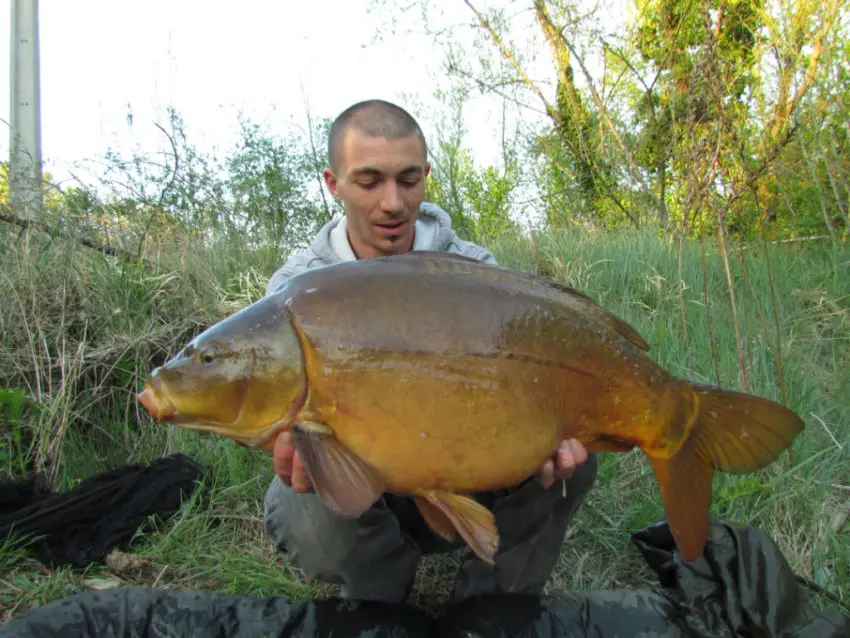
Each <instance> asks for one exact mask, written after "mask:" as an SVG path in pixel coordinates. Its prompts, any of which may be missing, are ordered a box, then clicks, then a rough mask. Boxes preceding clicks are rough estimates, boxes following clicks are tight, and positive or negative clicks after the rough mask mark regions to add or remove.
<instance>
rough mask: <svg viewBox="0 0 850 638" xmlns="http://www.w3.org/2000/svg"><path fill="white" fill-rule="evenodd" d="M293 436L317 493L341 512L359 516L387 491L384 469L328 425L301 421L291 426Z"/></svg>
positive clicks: (346, 516)
mask: <svg viewBox="0 0 850 638" xmlns="http://www.w3.org/2000/svg"><path fill="white" fill-rule="evenodd" d="M292 438H293V439H294V441H295V449H296V450H297V451H298V456H299V458H300V459H301V462H302V463H303V464H304V469H305V470H306V472H307V476H308V477H309V479H310V482H311V483H312V484H313V487H314V488H315V490H316V494H317V495H318V496H319V498H320V499H322V502H323V503H324V504H325V505H326V506H327V507H328V509H330V510H331V511H332V512H334V513H335V514H337V515H338V516H342V517H345V518H356V517H357V516H359V515H360V514H362V513H363V512H365V511H366V510H367V509H369V508H370V507H371V506H372V505H373V504H374V503H375V501H377V500H378V499H379V498H380V497H381V495H382V494H383V493H384V490H385V489H386V483H385V481H384V478H383V476H381V473H380V472H378V470H376V469H375V468H374V467H372V466H371V465H369V464H368V463H366V462H365V461H364V460H363V459H361V458H359V457H358V456H356V455H355V454H354V453H352V452H351V451H349V450H348V449H347V448H346V447H345V446H343V444H342V443H340V442H339V440H338V439H337V438H336V436H334V433H333V430H331V429H330V428H329V427H328V426H326V425H323V424H321V423H313V422H305V421H301V422H299V423H295V424H294V425H293V426H292Z"/></svg>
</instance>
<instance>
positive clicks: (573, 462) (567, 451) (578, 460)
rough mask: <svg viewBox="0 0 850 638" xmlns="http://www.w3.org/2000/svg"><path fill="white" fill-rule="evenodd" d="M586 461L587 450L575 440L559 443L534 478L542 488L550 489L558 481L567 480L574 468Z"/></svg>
mask: <svg viewBox="0 0 850 638" xmlns="http://www.w3.org/2000/svg"><path fill="white" fill-rule="evenodd" d="M586 460H587V450H586V449H584V446H583V445H582V444H581V443H579V442H578V441H576V440H575V439H568V440H564V441H561V444H560V445H559V446H558V448H557V449H556V450H555V452H554V453H553V454H552V458H550V459H548V460H547V461H546V462H545V463H544V464H543V465H542V466H541V467H540V469H539V470H537V472H535V474H534V477H535V478H536V479H537V480H538V482H539V483H540V484H541V485H542V486H543V487H546V488H548V487H551V485H552V484H553V483H554V482H555V481H556V480H558V479H568V478H570V477H571V476H572V475H573V471H574V470H575V468H576V467H578V466H579V465H581V464H582V463H584V462H585V461H586Z"/></svg>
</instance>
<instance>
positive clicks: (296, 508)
mask: <svg viewBox="0 0 850 638" xmlns="http://www.w3.org/2000/svg"><path fill="white" fill-rule="evenodd" d="M263 505H264V524H265V529H266V533H267V534H268V535H269V536H270V537H271V538H272V540H273V542H274V544H275V548H276V549H277V551H278V552H279V553H280V554H281V556H282V557H284V558H286V560H288V561H291V562H292V563H294V564H296V565H298V567H299V568H301V569H303V570H304V572H306V573H307V574H308V575H309V576H310V577H311V578H318V579H321V580H325V581H328V582H333V583H340V582H341V576H340V572H341V564H342V562H343V561H344V560H345V556H346V555H347V554H348V553H349V552H350V551H351V550H352V549H353V544H354V541H355V539H356V535H357V530H356V525H357V523H356V520H348V519H342V518H339V517H336V516H334V515H333V514H332V513H331V512H330V511H329V510H328V509H327V508H326V507H325V506H324V505H323V504H322V502H321V500H320V499H319V498H318V496H316V495H315V494H314V493H309V494H299V493H297V492H295V491H293V490H292V489H291V488H288V487H286V486H285V485H284V484H283V483H282V482H281V480H280V479H279V478H278V477H277V476H275V477H274V479H273V480H272V482H271V485H269V488H268V490H266V495H265V499H264V504H263Z"/></svg>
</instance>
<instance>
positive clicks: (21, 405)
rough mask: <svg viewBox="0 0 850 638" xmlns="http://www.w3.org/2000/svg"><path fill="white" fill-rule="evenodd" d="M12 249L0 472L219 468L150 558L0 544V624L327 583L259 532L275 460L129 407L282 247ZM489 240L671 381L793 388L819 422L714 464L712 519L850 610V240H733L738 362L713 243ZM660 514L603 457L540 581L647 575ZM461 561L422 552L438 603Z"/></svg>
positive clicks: (28, 242)
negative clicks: (111, 605)
mask: <svg viewBox="0 0 850 638" xmlns="http://www.w3.org/2000/svg"><path fill="white" fill-rule="evenodd" d="M0 240H2V243H0V258H2V273H0V299H2V300H3V301H2V304H0V329H2V348H1V349H0V390H2V392H0V472H2V473H3V474H4V475H6V476H21V475H24V474H26V473H29V472H33V471H36V472H39V473H41V474H40V475H41V476H42V477H43V478H44V480H45V481H46V482H47V483H48V484H49V485H50V486H51V487H53V488H54V489H60V490H64V489H69V488H71V487H73V486H74V485H75V484H77V483H78V482H79V481H80V480H82V479H84V478H86V477H88V476H90V475H91V474H93V473H95V472H99V471H102V470H104V469H107V468H111V467H115V466H119V465H122V464H125V463H131V462H148V461H151V460H153V459H155V458H158V457H159V456H162V455H165V454H169V453H171V452H174V451H181V452H183V453H185V454H188V455H190V456H192V457H194V458H196V459H197V460H199V461H200V462H202V463H203V464H205V465H206V466H207V467H208V468H209V470H210V471H209V474H208V476H207V478H206V487H207V488H208V491H207V492H205V494H206V498H200V497H198V498H196V499H193V500H192V501H191V502H189V503H188V504H187V506H186V508H184V510H182V511H181V513H180V514H179V515H178V516H177V517H176V518H175V519H174V520H172V521H170V522H168V523H166V524H164V525H162V526H161V528H160V529H157V530H156V531H154V532H151V533H148V534H145V535H143V536H142V537H140V538H139V539H138V542H137V544H135V545H134V546H133V550H132V551H133V552H134V553H135V554H136V555H138V556H139V557H140V558H141V559H143V561H144V562H143V563H142V564H140V565H138V566H136V567H133V568H132V569H130V570H127V571H122V572H119V571H116V570H114V569H111V568H109V567H105V566H92V567H91V568H89V569H88V570H85V571H84V572H82V573H78V572H74V571H72V570H70V569H59V570H57V571H54V572H51V571H46V570H44V569H43V568H42V566H40V565H38V564H37V563H35V562H34V560H33V559H32V558H31V557H29V556H28V555H27V554H26V553H25V552H24V551H22V550H21V549H20V548H17V547H13V546H11V545H9V546H7V547H5V548H0V566H2V568H3V575H2V576H0V608H2V609H0V618H2V617H4V616H5V617H9V616H11V615H16V614H19V613H21V612H22V611H23V610H25V609H27V608H29V607H31V606H33V605H38V604H43V603H44V602H47V601H49V600H53V599H55V598H57V597H59V596H62V595H64V594H66V593H68V592H70V591H73V590H75V589H80V588H85V587H90V586H93V583H96V582H97V581H98V580H99V579H100V580H101V581H103V580H104V579H108V578H114V577H118V578H119V580H120V582H124V583H140V584H148V585H150V584H154V583H155V584H156V585H157V586H163V587H194V588H200V587H206V588H213V589H218V590H222V591H228V592H242V593H249V594H258V595H263V594H282V595H287V596H294V597H299V596H309V595H321V594H323V593H327V592H330V591H333V589H332V588H325V587H322V586H320V585H318V584H316V583H309V582H305V581H303V580H302V579H301V578H300V576H299V574H298V572H297V570H295V569H293V568H292V567H290V566H287V565H283V564H282V563H280V561H279V560H278V559H277V557H276V555H275V553H274V551H273V548H272V546H271V543H270V541H269V539H268V538H266V537H265V535H264V532H263V526H262V497H263V492H264V490H265V488H266V486H267V485H268V482H269V480H270V479H271V477H272V469H271V463H270V461H269V459H268V457H266V456H264V455H262V454H257V453H252V452H250V451H248V450H245V449H244V448H241V447H239V446H237V445H235V444H233V443H232V442H229V441H227V440H224V439H221V438H216V437H212V436H205V435H200V434H197V433H192V432H188V431H185V430H178V429H176V428H173V427H169V426H164V425H156V424H154V423H153V422H152V420H151V419H150V418H149V417H148V416H147V415H146V414H144V413H143V412H142V411H141V409H140V406H138V404H137V403H136V401H135V398H134V396H135V393H136V392H137V391H138V389H139V387H140V385H141V382H142V380H143V378H144V376H145V375H146V374H147V373H148V372H149V370H150V369H151V368H152V367H153V366H155V365H157V364H158V363H160V362H161V361H163V360H164V359H165V358H166V357H167V356H169V355H170V354H171V353H173V352H174V351H176V350H177V348H179V347H180V346H181V345H182V344H183V343H185V341H186V340H188V339H189V338H190V337H191V336H192V335H194V334H196V333H197V332H198V331H200V330H202V329H203V328H204V327H206V326H208V325H210V324H211V323H213V322H214V321H216V320H218V319H220V318H222V317H224V316H226V315H227V314H229V313H230V312H233V311H234V310H236V309H237V308H239V307H241V306H243V305H245V304H247V303H250V302H251V301H253V300H255V299H257V298H259V296H260V295H262V292H263V289H264V286H265V282H266V279H267V278H268V276H269V275H270V274H271V273H272V272H273V270H274V269H275V268H277V267H278V266H279V265H280V263H281V262H282V260H283V257H284V256H283V255H281V254H280V253H279V251H277V250H275V249H274V248H263V249H256V248H253V247H251V246H248V245H238V244H235V243H233V242H231V243H228V244H212V245H207V246H204V245H202V244H201V243H200V242H198V243H193V242H192V241H191V240H189V239H188V238H175V239H171V240H170V241H169V242H166V243H164V244H163V247H162V248H160V249H159V250H158V251H157V252H156V253H154V254H151V253H149V254H148V255H147V256H146V259H147V263H133V264H131V263H128V262H126V261H123V260H120V259H117V258H112V257H108V258H107V257H103V256H102V255H100V254H99V253H97V252H96V251H93V250H91V249H89V248H85V247H79V246H75V244H74V243H73V242H72V241H71V240H56V239H50V238H45V237H44V236H41V235H38V234H36V233H29V234H28V235H27V236H26V237H25V238H23V239H22V238H20V237H19V236H18V235H17V233H15V234H8V235H5V236H2V237H0ZM489 248H491V249H492V250H493V252H494V253H495V254H496V256H497V258H498V259H499V261H500V262H501V263H502V264H503V265H506V266H512V267H517V268H522V269H525V270H528V271H531V272H537V273H540V274H544V275H546V276H550V277H552V278H553V279H555V280H557V281H560V282H562V283H567V284H571V285H573V286H576V287H577V288H579V289H581V290H582V291H584V292H585V293H587V294H589V295H590V296H592V297H593V298H595V299H596V300H597V301H599V302H600V303H601V304H603V305H604V306H606V307H607V308H608V309H610V310H611V311H613V312H614V313H616V314H618V315H620V316H621V317H623V318H624V319H626V320H627V321H629V322H630V323H631V324H632V325H633V326H634V327H635V328H636V329H637V330H638V331H639V332H640V333H641V334H642V335H643V337H644V338H645V339H646V340H647V342H648V343H649V344H650V348H651V350H650V354H651V356H652V357H653V358H655V360H656V361H658V362H659V363H660V364H662V365H664V366H665V367H667V368H668V369H669V370H670V371H671V372H673V373H675V374H677V375H679V376H682V377H685V378H689V379H692V380H695V381H699V382H707V383H719V384H721V385H724V386H727V387H731V388H736V389H739V388H741V384H742V382H743V380H744V379H746V380H747V383H748V386H747V388H748V390H749V391H750V392H753V393H755V394H758V395H761V396H765V397H769V398H772V399H775V400H778V401H785V400H786V398H787V404H788V405H789V407H791V408H792V409H793V410H795V411H796V412H797V413H798V414H800V415H801V416H802V417H803V418H804V419H805V421H806V424H807V428H806V430H805V431H804V433H803V434H802V435H801V436H800V437H799V438H798V440H797V441H796V442H795V445H794V446H793V448H792V449H791V450H790V451H789V452H788V453H786V454H784V455H783V456H782V457H781V458H780V459H779V460H778V461H777V462H776V463H774V464H773V465H771V466H770V467H768V468H766V469H764V470H762V471H760V472H756V473H753V474H750V475H746V476H742V477H734V476H726V475H721V476H717V477H716V479H715V481H716V482H715V498H714V505H713V510H712V513H713V514H714V515H715V516H718V517H721V518H724V519H727V520H729V521H731V522H733V523H739V524H747V525H755V526H757V527H759V528H761V529H763V530H764V531H765V532H767V533H768V534H769V535H770V536H771V537H772V538H773V539H774V540H775V541H776V542H777V543H778V545H779V547H780V549H781V550H782V551H783V553H784V555H785V556H786V558H787V559H788V561H789V563H790V564H791V566H792V568H793V569H794V570H795V572H796V573H798V574H799V575H801V576H803V577H805V578H807V579H809V580H810V581H812V582H813V583H815V584H817V585H818V586H820V587H822V588H824V589H825V590H828V591H830V592H832V594H833V595H834V596H835V597H836V598H837V604H838V605H840V606H843V607H844V608H845V609H847V608H848V607H850V604H848V595H850V576H848V575H849V574H850V542H848V529H847V528H848V525H846V524H845V525H843V527H842V526H840V525H839V523H841V520H842V517H844V519H845V520H846V513H847V510H848V509H850V460H848V455H847V446H848V443H850V388H848V372H847V370H848V362H850V248H847V247H835V246H831V245H828V244H821V245H810V246H800V245H796V244H789V245H769V246H768V247H767V253H765V247H764V246H762V245H758V244H757V245H752V244H750V245H744V246H740V247H737V246H735V247H733V248H732V253H731V254H730V263H731V266H732V274H733V283H734V286H735V293H736V294H735V300H736V309H737V317H738V320H739V331H738V332H739V335H740V339H741V345H742V352H743V359H744V363H745V374H743V375H742V371H741V368H740V360H739V357H738V354H737V343H738V341H737V336H736V331H735V329H734V321H733V314H732V311H731V306H730V296H729V291H728V286H727V283H726V275H725V273H724V270H723V265H722V261H721V259H720V257H719V255H718V253H717V249H716V246H715V245H714V244H711V243H707V244H705V245H704V246H703V245H701V244H699V243H696V242H693V243H687V244H686V245H684V247H681V246H680V245H679V243H678V241H670V240H668V239H667V238H664V237H658V236H656V235H653V234H650V233H634V232H629V233H623V234H611V233H599V232H594V231H586V232H579V231H574V232H562V233H559V234H554V235H550V236H542V235H534V236H531V237H525V238H522V239H511V238H503V239H502V240H500V241H499V242H498V243H494V244H493V245H491V246H489ZM680 249H681V250H680ZM766 254H767V255H768V256H769V262H768V260H766V258H765V255H766ZM680 259H681V261H680ZM768 264H769V268H770V270H769V269H768ZM771 278H772V280H773V283H774V286H775V288H774V289H773V290H771V287H770V285H769V281H770V279H771ZM774 299H775V301H776V306H775V307H774ZM777 326H778V333H777ZM777 335H778V337H779V339H777ZM780 344H781V347H780ZM783 385H784V389H785V390H784V392H785V394H784V395H783ZM662 518H663V508H662V505H661V501H660V496H659V494H658V489H657V486H656V484H655V479H654V476H653V475H652V474H651V471H650V469H649V466H648V464H647V463H646V461H645V459H643V458H642V457H641V456H640V455H639V454H635V453H633V454H606V455H603V458H602V464H601V469H600V475H599V481H598V483H597V485H596V487H595V488H594V490H593V491H592V493H591V495H590V497H589V499H588V501H587V503H586V505H585V506H584V507H583V508H582V509H581V510H580V512H579V514H578V515H577V517H576V519H575V523H574V525H573V527H572V529H571V531H570V534H569V538H568V540H567V541H566V542H565V545H564V552H563V555H562V557H561V560H560V561H559V563H558V565H557V567H556V570H555V573H554V574H553V578H552V580H551V582H550V585H549V591H550V592H551V593H556V592H557V591H563V590H571V589H588V588H598V587H620V586H642V585H646V584H650V583H651V582H652V580H651V578H650V575H649V574H647V573H645V572H644V571H642V567H641V565H642V561H641V560H640V559H639V558H638V556H637V553H636V552H635V551H634V550H633V549H632V547H631V545H630V539H629V533H630V532H632V531H635V530H637V529H639V528H641V527H643V526H645V525H647V524H651V523H654V522H656V521H659V520H661V519H662ZM455 559H456V557H452V556H449V557H446V558H438V559H431V560H429V561H425V562H423V566H422V568H421V570H420V580H419V584H418V586H417V589H416V594H415V596H416V597H419V599H421V600H429V599H430V597H433V596H435V595H437V594H439V592H441V591H444V590H445V589H446V588H447V587H448V586H449V585H450V584H451V583H450V581H451V578H452V575H453V572H452V568H453V564H454V563H453V561H454V560H455ZM106 582H110V581H108V580H107V581H106ZM815 600H816V602H817V604H836V603H835V602H832V601H828V600H827V599H826V598H824V597H822V596H820V597H816V598H815Z"/></svg>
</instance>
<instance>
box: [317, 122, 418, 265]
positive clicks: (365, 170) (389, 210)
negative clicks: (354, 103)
mask: <svg viewBox="0 0 850 638" xmlns="http://www.w3.org/2000/svg"><path fill="white" fill-rule="evenodd" d="M340 151H341V152H340V161H339V171H338V174H336V173H334V172H333V171H332V170H331V169H329V168H328V169H325V182H326V183H327V185H328V188H329V189H330V191H331V193H333V195H334V196H335V197H337V198H339V199H342V203H343V206H344V208H345V216H346V219H347V222H348V239H349V242H350V243H351V247H352V248H353V249H354V254H355V255H357V257H358V258H359V259H369V258H372V257H380V256H387V255H397V254H399V253H405V252H409V251H410V250H412V249H413V232H414V226H415V222H416V217H417V215H418V214H419V205H420V204H421V203H422V200H423V199H424V198H425V178H426V177H427V176H428V173H429V172H430V170H431V167H430V165H429V164H428V162H427V161H426V158H425V156H424V153H423V152H422V146H421V143H420V141H419V139H418V138H417V137H416V135H413V134H411V135H410V136H409V137H406V138H403V139H398V140H388V139H386V138H383V137H368V136H366V135H363V134H362V133H360V132H359V131H357V130H356V129H349V130H348V132H347V133H346V135H345V138H344V139H343V142H342V145H341V149H340Z"/></svg>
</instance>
